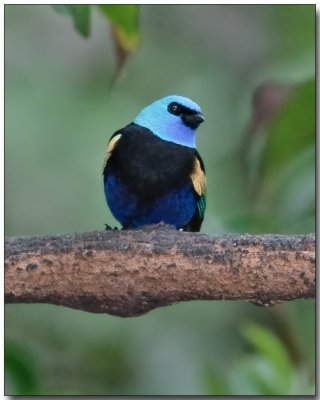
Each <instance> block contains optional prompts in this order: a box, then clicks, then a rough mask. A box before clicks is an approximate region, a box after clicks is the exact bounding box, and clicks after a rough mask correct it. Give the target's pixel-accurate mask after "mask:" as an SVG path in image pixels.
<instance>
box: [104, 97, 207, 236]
mask: <svg viewBox="0 0 320 400" xmlns="http://www.w3.org/2000/svg"><path fill="white" fill-rule="evenodd" d="M203 121H204V117H203V115H202V112H201V109H200V107H199V106H198V105H197V104H196V103H194V102H193V101H191V100H190V99H187V98H185V97H181V96H167V97H164V98H163V99H160V100H157V101H155V102H154V103H152V104H151V105H149V106H148V107H146V108H144V109H143V110H142V111H141V112H140V114H139V115H138V116H137V117H136V119H135V120H134V122H133V123H131V124H129V125H127V126H126V127H124V128H122V129H120V130H118V131H117V132H115V133H114V134H113V135H112V136H111V138H110V141H109V143H108V148H107V152H106V156H105V159H104V167H103V177H104V192H105V196H106V200H107V203H108V205H109V208H110V210H111V212H112V214H113V215H114V217H115V218H116V219H117V220H118V221H119V222H120V223H121V225H122V227H123V228H124V229H126V228H137V227H140V226H143V225H148V224H157V223H160V222H164V223H167V224H170V225H174V226H175V227H176V228H177V229H183V230H185V231H199V230H200V227H201V224H202V221H203V217H204V212H205V207H206V178H205V169H204V165H203V161H202V159H201V157H200V154H199V153H198V151H197V150H196V148H195V147H196V129H197V128H198V126H199V125H200V124H201V123H202V122H203Z"/></svg>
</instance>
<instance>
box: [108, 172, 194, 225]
mask: <svg viewBox="0 0 320 400" xmlns="http://www.w3.org/2000/svg"><path fill="white" fill-rule="evenodd" d="M104 192H105V196H106V200H107V203H108V205H109V207H110V210H111V212H112V214H113V215H114V217H115V218H116V219H117V220H118V221H120V223H121V224H122V226H124V227H134V228H138V227H139V226H142V225H148V224H158V223H160V222H165V223H167V224H170V225H174V226H175V227H176V228H178V229H180V228H183V227H184V226H185V225H186V224H187V223H188V222H189V221H190V220H191V218H192V217H193V215H194V213H195V212H196V209H197V203H196V195H195V193H194V189H193V186H192V183H191V181H190V182H189V181H187V182H186V183H185V184H184V185H183V186H181V187H180V188H178V189H174V190H171V191H170V192H169V193H167V194H166V195H164V196H162V197H160V198H158V199H152V200H150V199H149V200H147V198H146V197H144V198H142V197H140V196H139V195H137V194H133V193H130V192H129V191H128V189H127V188H126V186H125V185H124V184H122V183H121V182H120V181H119V179H118V178H117V177H116V176H113V175H109V176H108V177H107V178H106V180H105V183H104Z"/></svg>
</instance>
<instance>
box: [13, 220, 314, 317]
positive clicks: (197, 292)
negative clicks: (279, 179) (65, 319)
mask: <svg viewBox="0 0 320 400" xmlns="http://www.w3.org/2000/svg"><path fill="white" fill-rule="evenodd" d="M314 296H315V237H314V235H307V236H280V235H261V236H251V235H223V236H213V237H210V236H208V235H205V234H200V233H186V232H179V231H176V230H175V229H172V228H171V227H168V226H163V225H160V226H159V225H158V226H148V227H145V228H143V229H139V230H127V231H104V232H90V233H83V234H74V235H57V236H47V237H30V238H11V239H7V240H6V241H5V301H6V302H7V303H50V304H57V305H63V306H67V307H72V308H77V309H80V310H86V311H91V312H96V313H109V314H114V315H119V316H122V317H129V316H136V315H140V314H144V313H146V312H148V311H149V310H151V309H154V308H157V307H160V306H165V305H169V304H173V303H177V302H179V301H185V300H196V299H199V300H200V299H202V300H221V299H231V300H234V299H241V300H250V301H253V302H256V303H260V304H262V305H272V304H273V303H276V302H279V301H283V300H293V299H299V298H313V297H314Z"/></svg>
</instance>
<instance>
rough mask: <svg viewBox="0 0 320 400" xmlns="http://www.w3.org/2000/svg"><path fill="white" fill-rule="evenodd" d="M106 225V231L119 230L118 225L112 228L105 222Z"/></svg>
mask: <svg viewBox="0 0 320 400" xmlns="http://www.w3.org/2000/svg"><path fill="white" fill-rule="evenodd" d="M104 226H105V228H104V230H105V231H117V230H118V228H117V227H116V226H115V227H114V228H112V227H111V226H110V225H109V224H104Z"/></svg>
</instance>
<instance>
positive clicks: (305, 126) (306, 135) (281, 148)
mask: <svg viewBox="0 0 320 400" xmlns="http://www.w3.org/2000/svg"><path fill="white" fill-rule="evenodd" d="M314 144H315V81H314V80H310V81H308V82H306V83H304V84H302V85H299V86H297V87H296V88H295V89H294V90H293V92H292V93H291V96H290V98H289V100H288V102H287V103H286V105H285V106H284V107H283V108H282V110H281V111H280V112H279V113H278V115H277V116H276V118H275V119H274V121H273V123H272V125H271V127H270V130H269V132H268V135H267V141H266V145H265V148H264V151H263V155H262V166H263V174H265V175H267V176H269V175H273V174H277V173H278V171H279V169H281V168H283V167H284V166H286V165H287V164H288V162H289V161H291V160H292V159H293V158H295V157H297V156H298V155H299V154H300V153H301V152H303V151H304V150H305V149H306V148H307V147H309V146H313V145H314Z"/></svg>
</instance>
